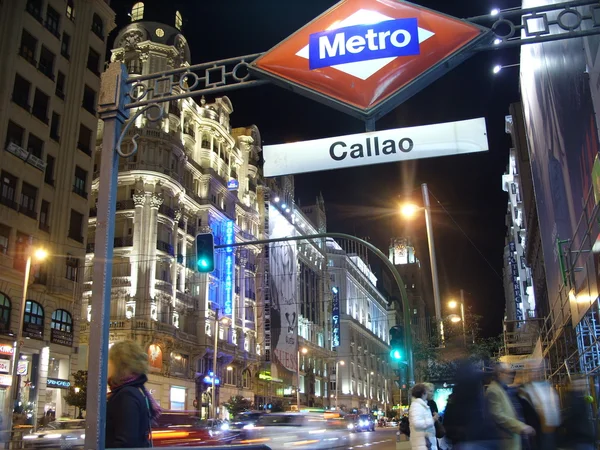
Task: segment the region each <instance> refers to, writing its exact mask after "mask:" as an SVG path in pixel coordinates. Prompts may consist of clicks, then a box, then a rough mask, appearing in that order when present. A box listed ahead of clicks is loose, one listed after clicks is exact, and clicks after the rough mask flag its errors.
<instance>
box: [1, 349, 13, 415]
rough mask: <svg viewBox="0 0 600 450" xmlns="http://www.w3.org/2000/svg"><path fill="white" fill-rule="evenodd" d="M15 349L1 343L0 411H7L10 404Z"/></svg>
mask: <svg viewBox="0 0 600 450" xmlns="http://www.w3.org/2000/svg"><path fill="white" fill-rule="evenodd" d="M13 354H14V347H13V346H12V345H11V344H9V343H0V411H5V408H6V407H7V402H9V401H10V400H9V398H8V396H9V393H10V391H9V388H10V385H11V384H12V376H11V367H12V364H11V360H12V356H13Z"/></svg>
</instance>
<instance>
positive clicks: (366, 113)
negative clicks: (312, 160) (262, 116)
mask: <svg viewBox="0 0 600 450" xmlns="http://www.w3.org/2000/svg"><path fill="white" fill-rule="evenodd" d="M491 35H492V33H491V32H490V31H489V30H487V29H485V28H482V27H480V26H478V25H475V24H472V23H469V22H466V21H463V20H459V19H456V18H453V17H450V16H447V15H445V14H442V13H439V12H436V11H432V10H430V9H427V8H424V7H422V6H418V5H414V4H412V3H408V2H405V1H402V0H342V1H341V2H340V3H338V4H337V5H335V6H334V7H332V8H331V9H329V10H328V11H326V12H325V13H323V14H322V15H321V16H319V17H318V18H316V19H315V20H313V21H312V22H311V23H309V24H308V25H306V26H304V27H303V28H302V29H300V30H299V31H297V32H296V33H295V34H293V35H292V36H290V37H289V38H287V39H286V40H285V41H283V42H282V43H280V44H279V45H277V46H276V47H274V48H273V49H271V50H270V51H268V52H267V53H265V54H264V55H262V56H261V57H260V58H258V59H257V60H256V61H255V62H254V63H253V65H252V70H253V71H254V72H256V74H257V75H258V76H259V77H263V78H267V79H269V80H271V81H273V82H274V83H276V84H279V85H281V86H283V87H287V88H289V89H292V90H293V91H299V92H300V93H302V94H304V95H306V96H309V97H312V98H314V99H317V100H320V101H322V102H325V103H328V104H329V105H330V106H333V107H336V108H337V109H340V110H343V111H345V112H348V113H350V114H352V115H354V116H356V117H360V118H375V119H376V118H378V117H381V116H382V115H384V114H386V113H387V112H389V111H390V110H391V109H393V108H394V107H396V106H397V105H398V104H400V103H401V102H403V101H405V100H407V99H408V98H410V97H411V96H412V95H414V94H415V93H417V92H418V91H419V90H421V89H423V88H424V87H425V86H427V85H428V84H430V83H432V82H433V81H434V80H436V79H437V78H439V77H440V76H442V75H444V74H445V73H447V72H448V71H449V70H450V69H452V68H453V67H455V66H456V65H458V64H459V63H461V62H462V61H464V60H465V59H467V58H468V57H469V56H471V55H472V54H473V52H474V48H475V47H476V45H477V44H479V43H481V41H483V40H490V39H491Z"/></svg>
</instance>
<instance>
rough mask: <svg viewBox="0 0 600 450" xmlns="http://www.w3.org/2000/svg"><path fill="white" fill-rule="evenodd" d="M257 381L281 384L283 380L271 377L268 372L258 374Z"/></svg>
mask: <svg viewBox="0 0 600 450" xmlns="http://www.w3.org/2000/svg"><path fill="white" fill-rule="evenodd" d="M258 379H259V380H265V381H274V382H275V383H283V380H282V379H281V378H275V377H272V376H271V374H270V373H269V372H260V373H259V374H258Z"/></svg>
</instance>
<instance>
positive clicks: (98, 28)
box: [92, 14, 104, 40]
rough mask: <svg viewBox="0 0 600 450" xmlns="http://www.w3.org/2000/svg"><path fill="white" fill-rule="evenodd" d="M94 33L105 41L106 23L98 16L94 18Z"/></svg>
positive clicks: (95, 15)
mask: <svg viewBox="0 0 600 450" xmlns="http://www.w3.org/2000/svg"><path fill="white" fill-rule="evenodd" d="M92 31H93V32H94V33H95V34H96V36H98V37H99V38H100V39H102V40H104V23H103V22H102V18H101V17H100V16H99V15H98V14H94V17H93V18H92Z"/></svg>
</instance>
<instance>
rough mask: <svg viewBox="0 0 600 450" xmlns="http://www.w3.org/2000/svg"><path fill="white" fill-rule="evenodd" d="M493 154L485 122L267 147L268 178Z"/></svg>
mask: <svg viewBox="0 0 600 450" xmlns="http://www.w3.org/2000/svg"><path fill="white" fill-rule="evenodd" d="M486 150H489V145H488V140H487V132H486V124H485V119H483V118H480V119H472V120H463V121H460V122H449V123H440V124H435V125H425V126H420V127H411V128H400V129H396V130H384V131H373V132H370V133H362V134H353V135H349V136H338V137H332V138H326V139H317V140H314V141H304V142H294V143H290V144H279V145H265V146H264V147H263V155H264V160H265V162H264V167H263V173H264V175H265V177H277V176H281V175H290V174H297V173H306V172H319V171H322V170H332V169H343V168H347V167H357V166H368V165H373V164H383V163H391V162H399V161H408V160H412V159H423V158H434V157H438V156H450V155H459V154H464V153H474V152H483V151H486Z"/></svg>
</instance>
